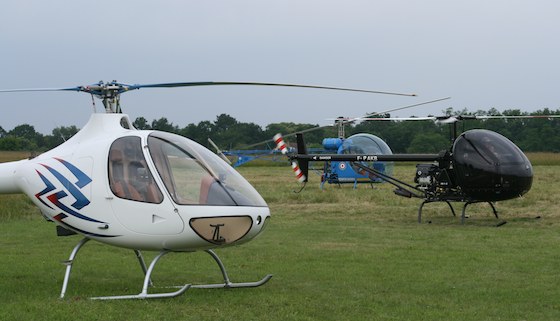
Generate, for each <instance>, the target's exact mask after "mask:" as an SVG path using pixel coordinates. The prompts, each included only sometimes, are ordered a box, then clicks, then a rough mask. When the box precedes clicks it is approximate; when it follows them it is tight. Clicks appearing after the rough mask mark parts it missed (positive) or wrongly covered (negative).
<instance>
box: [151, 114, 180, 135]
mask: <svg viewBox="0 0 560 321" xmlns="http://www.w3.org/2000/svg"><path fill="white" fill-rule="evenodd" d="M152 129H154V130H161V131H164V132H170V133H178V132H179V128H177V126H175V125H173V123H170V122H169V121H168V120H167V118H165V117H161V118H160V119H158V120H153V121H152Z"/></svg>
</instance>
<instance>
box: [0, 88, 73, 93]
mask: <svg viewBox="0 0 560 321" xmlns="http://www.w3.org/2000/svg"><path fill="white" fill-rule="evenodd" d="M31 91H83V87H70V88H23V89H0V93H12V92H31Z"/></svg>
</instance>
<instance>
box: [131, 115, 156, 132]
mask: <svg viewBox="0 0 560 321" xmlns="http://www.w3.org/2000/svg"><path fill="white" fill-rule="evenodd" d="M132 125H134V128H136V129H140V130H146V129H152V127H151V126H150V124H148V121H147V120H146V118H144V117H137V118H136V119H135V120H134V123H132Z"/></svg>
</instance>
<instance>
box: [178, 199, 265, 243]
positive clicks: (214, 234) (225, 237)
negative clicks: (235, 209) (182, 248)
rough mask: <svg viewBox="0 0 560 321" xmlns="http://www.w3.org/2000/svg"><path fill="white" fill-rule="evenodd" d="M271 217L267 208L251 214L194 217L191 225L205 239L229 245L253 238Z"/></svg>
mask: <svg viewBox="0 0 560 321" xmlns="http://www.w3.org/2000/svg"><path fill="white" fill-rule="evenodd" d="M269 219H270V213H269V211H268V208H266V211H264V210H263V211H259V212H258V213H251V214H249V215H235V216H212V217H193V218H191V219H190V221H189V225H190V227H191V228H192V229H193V231H194V232H195V233H196V234H198V236H199V237H201V238H202V239H204V240H205V241H207V242H210V243H213V244H216V245H228V244H232V243H241V242H246V241H249V240H251V239H252V238H254V237H255V236H257V235H258V234H260V233H261V232H262V231H263V230H264V229H265V227H266V225H268V221H269Z"/></svg>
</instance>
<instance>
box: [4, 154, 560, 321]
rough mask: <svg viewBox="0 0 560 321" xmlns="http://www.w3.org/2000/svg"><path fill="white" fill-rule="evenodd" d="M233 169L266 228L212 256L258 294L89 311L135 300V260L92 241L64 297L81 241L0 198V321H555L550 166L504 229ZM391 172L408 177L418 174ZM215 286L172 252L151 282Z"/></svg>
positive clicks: (382, 194)
mask: <svg viewBox="0 0 560 321" xmlns="http://www.w3.org/2000/svg"><path fill="white" fill-rule="evenodd" d="M240 171H241V173H242V174H243V175H244V176H245V177H247V178H248V179H249V181H251V182H252V183H253V184H254V186H255V187H256V188H257V189H258V190H259V192H260V193H261V194H262V195H263V196H264V197H265V199H266V200H267V202H268V203H269V205H270V208H271V212H272V220H271V222H270V224H269V226H268V228H267V230H266V231H265V232H264V233H263V234H262V235H260V236H259V237H258V238H256V239H255V240H254V241H252V242H250V243H248V244H245V245H242V246H239V247H233V248H228V249H223V250H217V252H218V253H219V254H220V256H221V257H222V259H223V260H224V263H225V264H226V265H227V267H228V271H229V273H230V277H231V278H232V281H237V282H241V281H254V280H257V279H260V278H261V277H263V276H264V275H265V274H268V273H272V274H274V277H273V279H272V280H271V281H270V282H269V283H268V284H266V285H264V286H262V287H259V288H253V289H229V290H228V289H214V290H201V289H191V290H189V291H187V293H186V294H184V295H183V296H181V297H177V298H173V299H165V300H151V301H150V300H146V301H142V300H140V301H133V300H128V301H112V302H100V301H91V300H88V299H87V298H88V297H90V296H97V295H119V294H136V293H139V292H140V290H141V286H142V279H143V278H142V273H141V270H140V268H139V266H138V263H137V261H136V258H135V257H134V254H133V253H132V251H130V250H124V249H119V248H114V247H110V246H106V245H102V244H99V243H95V242H90V243H88V244H87V245H86V246H84V248H83V249H82V250H81V252H80V253H79V255H78V258H77V260H76V263H75V265H74V270H73V272H72V277H71V280H70V285H69V289H68V291H67V298H66V299H64V300H60V299H58V296H59V293H60V287H61V285H62V279H63V276H64V266H63V265H62V264H60V261H62V260H65V259H67V258H68V255H69V253H70V251H71V249H72V248H73V246H74V245H75V244H76V243H77V242H78V240H79V239H80V238H79V237H65V238H61V237H56V236H55V231H54V226H53V224H52V223H47V222H45V221H44V220H43V219H42V218H41V216H40V215H39V213H38V211H37V210H36V209H35V208H34V207H33V205H32V204H31V203H30V202H29V201H28V200H26V198H25V197H23V196H20V195H0V259H1V261H2V263H1V264H0V302H1V303H0V306H1V309H0V320H39V319H40V320H558V319H560V287H559V286H558V285H559V284H560V273H558V266H560V251H559V247H560V233H559V232H560V210H559V209H558V208H557V206H556V205H557V195H559V193H560V182H559V180H560V167H556V166H544V165H536V166H535V180H534V184H533V188H532V190H531V191H530V192H529V193H528V194H527V195H526V196H525V197H523V198H521V199H516V200H512V201H505V202H499V203H498V204H497V209H498V211H499V212H500V215H501V219H504V220H506V221H507V222H508V223H507V224H505V225H503V226H501V227H495V225H496V223H497V221H496V219H495V218H494V217H493V215H492V214H491V211H490V208H489V207H488V205H484V204H479V205H476V206H475V205H473V206H472V208H471V207H469V216H470V218H469V219H467V223H466V224H465V225H461V224H460V219H459V218H455V217H452V216H451V214H450V212H449V209H448V208H446V206H444V205H442V204H429V205H426V206H425V208H424V213H423V217H424V222H425V223H423V224H418V223H416V213H417V208H418V205H419V203H420V202H419V201H418V200H411V199H405V198H402V197H397V196H395V195H393V193H392V188H391V186H389V185H388V184H378V185H375V189H371V188H369V187H366V186H365V185H360V186H359V187H358V189H357V190H353V189H352V188H351V186H343V187H342V188H338V187H336V186H327V187H326V189H325V190H324V191H321V190H320V189H319V188H318V185H319V181H318V176H317V175H314V176H312V177H311V179H312V181H311V182H310V183H309V185H308V186H307V187H306V189H305V190H304V191H303V192H302V193H300V194H296V193H293V190H297V189H298V185H297V183H295V179H294V178H293V173H292V172H291V168H289V167H285V168H282V167H246V168H244V167H242V168H241V169H240ZM395 174H396V175H397V176H398V177H401V178H404V179H411V178H412V177H413V176H414V167H413V166H412V165H406V166H398V167H395ZM456 205H457V206H456V210H457V212H458V213H460V207H459V204H456ZM537 217H538V218H537ZM428 222H431V224H430V223H428ZM146 255H147V256H149V258H151V257H153V255H154V254H153V253H147V254H146ZM219 279H220V275H219V271H218V269H217V268H216V267H215V266H214V264H213V262H212V261H211V259H210V257H209V256H208V255H206V254H204V253H190V254H170V255H169V256H166V257H164V258H163V259H162V261H161V263H160V265H158V267H157V269H156V270H155V273H154V281H155V282H156V283H157V284H158V285H172V284H182V283H190V282H217V281H219Z"/></svg>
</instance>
